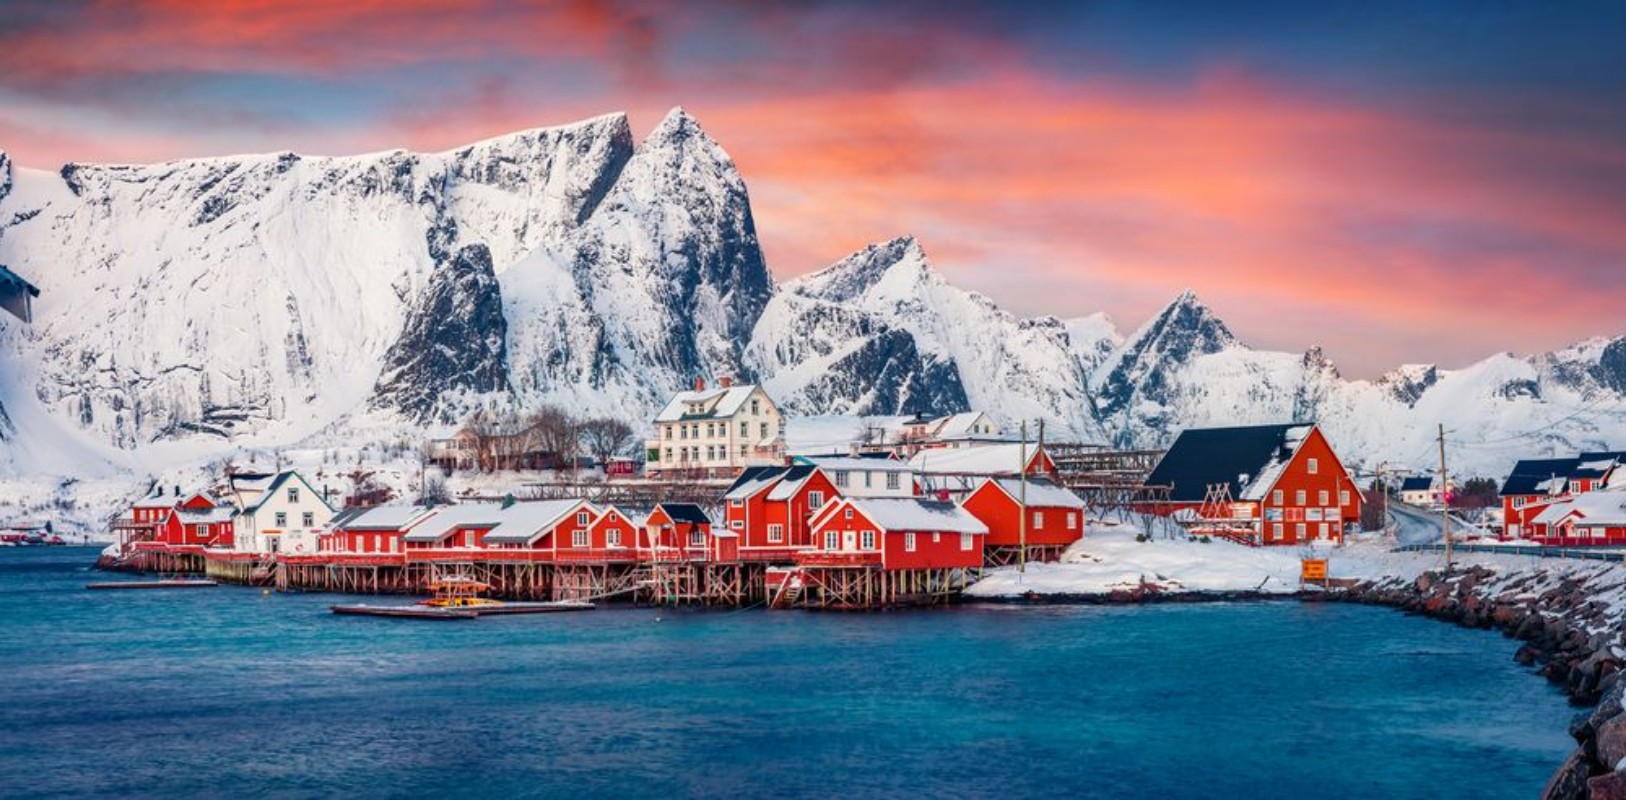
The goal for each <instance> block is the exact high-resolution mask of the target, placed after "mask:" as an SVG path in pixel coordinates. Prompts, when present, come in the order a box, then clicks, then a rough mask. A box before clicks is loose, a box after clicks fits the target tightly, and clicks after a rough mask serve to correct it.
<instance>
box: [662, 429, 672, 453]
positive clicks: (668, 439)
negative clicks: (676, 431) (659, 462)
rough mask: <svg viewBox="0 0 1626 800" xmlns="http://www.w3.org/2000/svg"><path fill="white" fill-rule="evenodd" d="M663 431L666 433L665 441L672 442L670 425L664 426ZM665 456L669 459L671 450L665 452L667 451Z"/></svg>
mask: <svg viewBox="0 0 1626 800" xmlns="http://www.w3.org/2000/svg"><path fill="white" fill-rule="evenodd" d="M663 430H665V431H666V440H667V441H671V440H672V426H671V425H668V426H666V427H665V428H664V429H663ZM666 455H667V456H668V457H670V456H671V455H672V451H671V450H667V451H666Z"/></svg>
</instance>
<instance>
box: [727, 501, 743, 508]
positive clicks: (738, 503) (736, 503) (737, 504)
mask: <svg viewBox="0 0 1626 800" xmlns="http://www.w3.org/2000/svg"><path fill="white" fill-rule="evenodd" d="M728 504H729V505H730V506H731V507H733V508H739V507H740V506H743V505H745V501H744V500H730V501H728Z"/></svg>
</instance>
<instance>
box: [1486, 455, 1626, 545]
mask: <svg viewBox="0 0 1626 800" xmlns="http://www.w3.org/2000/svg"><path fill="white" fill-rule="evenodd" d="M1623 460H1626V453H1618V452H1594V453H1582V454H1581V455H1580V456H1578V457H1575V458H1528V459H1524V460H1521V461H1519V462H1518V463H1516V464H1514V465H1513V471H1512V472H1511V473H1510V474H1509V475H1508V477H1507V480H1505V481H1503V482H1502V488H1501V491H1500V492H1499V493H1498V494H1499V495H1500V496H1501V498H1502V537H1503V538H1505V539H1534V540H1536V541H1545V540H1546V539H1548V538H1549V537H1550V535H1551V533H1550V531H1549V530H1548V520H1551V519H1553V518H1554V515H1551V514H1547V513H1546V512H1547V511H1548V509H1549V508H1552V507H1553V506H1554V505H1555V504H1557V503H1558V502H1559V501H1561V500H1563V499H1565V498H1569V497H1573V496H1576V495H1581V494H1586V493H1588V492H1595V491H1599V490H1602V489H1605V488H1607V487H1608V486H1609V484H1610V481H1611V480H1612V479H1613V478H1614V475H1615V472H1616V470H1617V469H1619V467H1620V464H1621V462H1622V461H1623Z"/></svg>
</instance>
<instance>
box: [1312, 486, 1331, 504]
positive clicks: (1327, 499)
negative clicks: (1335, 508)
mask: <svg viewBox="0 0 1626 800" xmlns="http://www.w3.org/2000/svg"><path fill="white" fill-rule="evenodd" d="M1316 499H1318V500H1320V501H1321V502H1320V503H1318V504H1317V505H1319V506H1321V507H1322V508H1326V507H1327V506H1328V505H1331V504H1332V492H1329V491H1327V490H1326V489H1321V490H1318V491H1317V492H1316Z"/></svg>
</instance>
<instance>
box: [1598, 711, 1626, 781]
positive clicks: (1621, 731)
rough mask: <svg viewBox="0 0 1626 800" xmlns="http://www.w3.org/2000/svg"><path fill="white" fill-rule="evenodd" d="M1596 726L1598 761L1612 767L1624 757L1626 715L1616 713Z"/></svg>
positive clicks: (1625, 748)
mask: <svg viewBox="0 0 1626 800" xmlns="http://www.w3.org/2000/svg"><path fill="white" fill-rule="evenodd" d="M1596 727H1597V731H1598V732H1597V739H1598V763H1600V764H1603V765H1605V766H1608V767H1611V768H1613V767H1614V766H1615V765H1616V764H1619V763H1620V761H1621V759H1623V758H1626V715H1622V714H1616V715H1615V716H1613V717H1610V718H1609V719H1608V721H1606V722H1604V723H1603V724H1601V725H1598V726H1596Z"/></svg>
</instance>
